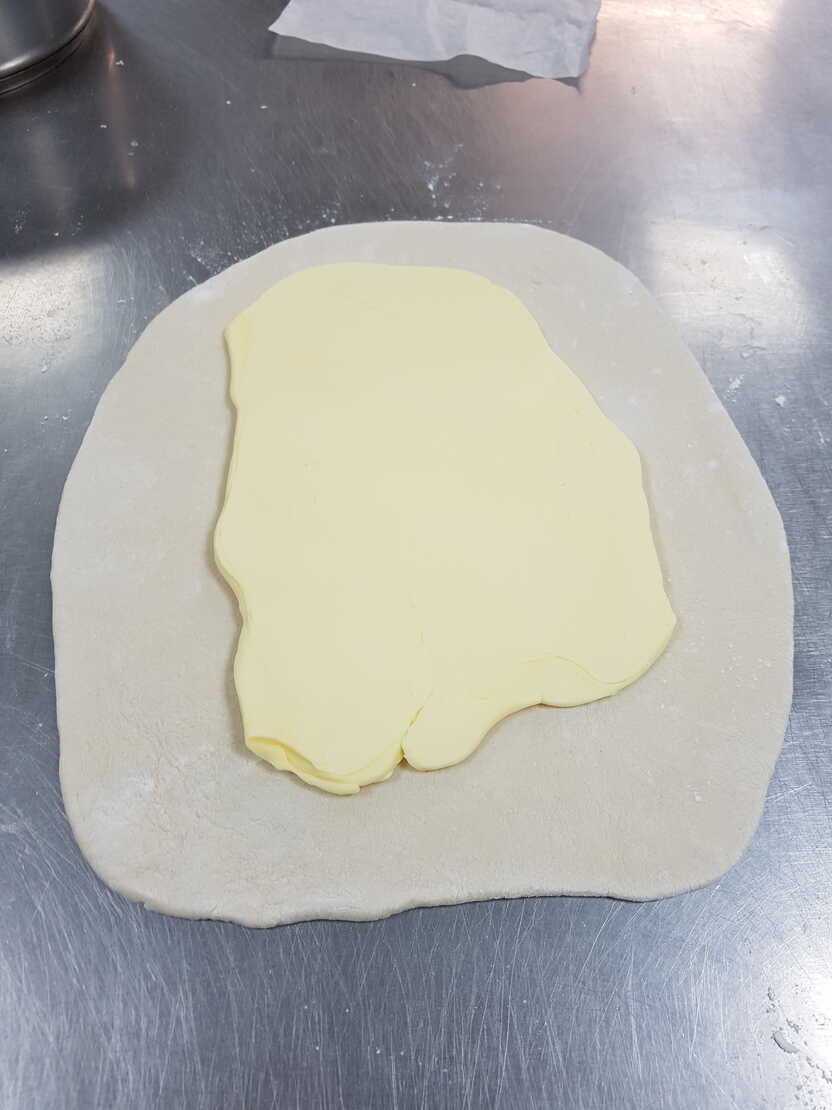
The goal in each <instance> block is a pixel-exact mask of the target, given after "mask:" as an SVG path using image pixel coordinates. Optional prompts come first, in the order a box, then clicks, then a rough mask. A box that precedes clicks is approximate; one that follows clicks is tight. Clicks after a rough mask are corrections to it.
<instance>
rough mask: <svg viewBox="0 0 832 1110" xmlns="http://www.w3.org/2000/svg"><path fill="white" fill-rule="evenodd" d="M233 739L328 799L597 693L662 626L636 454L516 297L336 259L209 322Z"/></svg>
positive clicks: (651, 645) (411, 270)
mask: <svg viewBox="0 0 832 1110" xmlns="http://www.w3.org/2000/svg"><path fill="white" fill-rule="evenodd" d="M226 339H227V342H228V347H229V352H230V355H231V396H232V398H233V400H234V403H235V406H236V409H237V424H236V432H235V443H234V450H233V455H232V459H231V463H230V466H229V477H228V484H227V491H226V501H225V505H224V508H223V511H222V515H221V517H220V521H219V523H218V525H217V529H216V535H215V552H216V557H217V563H218V566H219V567H220V569H221V571H222V572H223V573H224V575H225V577H226V578H227V579H228V582H229V584H230V585H231V586H232V588H233V589H234V591H235V593H236V594H237V596H238V600H239V602H240V608H241V612H242V614H243V618H244V624H243V631H242V634H241V636H240V641H239V647H238V650H237V655H236V660H235V666H234V673H235V680H236V687H237V693H238V696H239V699H240V706H241V709H242V717H243V726H244V735H245V740H246V744H247V745H248V747H249V748H250V749H251V750H252V751H254V752H256V753H257V754H258V755H261V756H262V757H263V758H264V759H265V760H267V761H268V762H270V763H273V764H274V765H275V766H276V767H278V768H281V769H284V770H289V771H293V772H294V773H295V774H296V775H298V776H299V777H300V778H302V779H304V780H305V781H306V782H309V783H312V784H314V785H315V786H318V787H321V788H322V789H324V790H329V791H331V792H332V793H335V794H353V793H356V792H357V791H358V788H359V787H360V786H363V785H365V784H366V783H371V782H379V781H381V780H383V779H387V778H389V777H390V775H391V774H392V771H393V768H394V767H395V766H396V764H398V763H399V761H400V760H401V759H402V756H403V755H404V757H405V758H406V759H407V761H408V763H410V765H411V766H412V767H416V768H418V769H420V770H433V769H436V768H438V767H447V766H449V765H450V764H453V763H458V762H460V761H461V760H463V759H465V757H466V756H468V755H470V753H471V752H472V751H473V749H474V748H475V747H476V746H477V744H479V742H480V741H481V739H482V737H483V736H484V735H485V733H486V732H487V731H488V729H489V728H490V727H491V726H492V725H494V724H496V723H497V722H498V721H499V720H500V719H501V718H503V717H505V716H507V715H508V714H509V713H512V712H514V711H516V710H519V709H524V708H526V707H527V706H529V705H536V704H539V703H541V702H543V703H545V704H548V705H558V706H574V705H580V704H582V703H584V702H589V701H594V700H596V699H597V698H602V697H606V696H608V695H610V694H614V693H616V692H617V691H618V690H621V689H622V688H623V687H624V686H626V685H628V684H629V683H630V682H632V681H634V680H635V679H636V678H638V677H639V676H640V675H641V674H643V673H644V671H645V670H646V669H647V667H648V666H650V664H651V663H652V662H653V661H654V660H655V658H656V656H657V655H658V654H659V653H660V652H661V651H662V650H663V648H664V646H665V644H666V643H667V640H668V638H669V636H670V633H671V631H672V629H673V625H674V623H675V620H674V616H673V612H672V610H671V608H670V604H669V603H668V600H667V597H666V596H665V592H664V589H663V585H662V576H661V569H660V567H659V563H658V559H657V556H656V551H655V547H654V545H653V539H652V536H651V533H650V518H649V513H648V509H647V503H646V500H645V497H644V493H643V491H642V485H641V466H640V462H639V458H638V454H637V452H636V451H635V450H634V448H633V446H632V444H631V443H630V442H629V440H627V438H626V437H625V436H623V435H622V434H621V432H619V431H618V429H617V428H616V427H615V426H614V425H613V424H611V423H610V421H608V420H607V419H606V418H605V417H604V415H603V414H602V413H601V412H600V410H599V409H598V407H597V405H596V404H595V403H594V401H593V400H592V397H591V396H590V395H589V393H588V392H587V390H586V388H585V387H584V386H583V385H582V384H581V383H580V381H579V380H578V379H577V378H576V377H575V375H574V374H573V373H572V372H571V371H570V370H569V369H568V367H567V366H566V365H564V363H563V362H562V361H561V360H560V359H559V358H557V356H556V355H554V354H553V353H552V351H551V350H550V348H549V347H548V346H547V344H546V340H545V339H544V337H543V334H542V333H541V331H540V328H539V327H538V325H537V324H536V322H535V320H534V318H533V317H532V316H531V315H530V313H529V311H528V309H526V308H525V307H524V305H523V304H522V302H521V301H519V300H518V299H517V297H515V296H514V295H513V294H512V293H509V292H508V291H506V290H505V289H501V288H499V287H498V286H496V285H495V284H494V283H493V282H490V281H488V280H487V279H485V278H483V277H480V276H479V275H477V274H472V273H470V272H466V271H464V270H457V269H447V268H446V269H440V268H437V267H402V266H381V265H371V264H367V263H341V264H338V265H330V266H317V267H313V268H311V269H308V270H304V271H302V272H301V273H298V274H294V275H293V276H291V277H289V278H285V279H284V280H283V281H281V282H279V283H278V284H277V285H276V286H275V287H274V288H272V289H271V290H269V292H267V293H265V294H264V295H263V296H262V297H260V298H259V299H258V300H257V301H256V302H255V303H254V304H253V305H252V306H251V307H250V308H248V309H247V310H246V311H245V312H243V313H242V314H241V315H240V316H238V317H237V318H236V319H235V320H234V322H233V323H232V324H231V325H230V327H229V328H228V331H227V333H226Z"/></svg>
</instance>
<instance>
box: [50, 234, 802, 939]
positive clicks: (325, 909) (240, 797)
mask: <svg viewBox="0 0 832 1110" xmlns="http://www.w3.org/2000/svg"><path fill="white" fill-rule="evenodd" d="M358 262H370V263H378V264H384V265H408V266H442V267H453V268H457V269H463V270H467V271H470V272H472V273H475V274H479V275H482V276H483V277H485V278H488V279H489V280H490V281H492V282H494V283H496V284H497V285H499V286H502V287H504V288H505V289H507V290H509V291H510V292H511V293H513V294H514V295H515V296H516V297H518V298H519V299H520V300H521V301H522V302H523V304H524V305H525V306H526V308H527V309H528V310H529V311H530V312H531V314H532V316H533V317H534V318H535V319H536V320H537V321H538V323H539V325H540V327H541V329H542V331H543V334H544V335H545V338H546V341H547V343H548V344H549V346H550V347H551V349H552V350H553V351H555V352H557V353H558V354H559V355H560V357H562V358H563V360H564V362H565V363H566V364H567V365H568V366H569V367H570V369H571V370H573V371H574V373H575V374H576V375H577V377H578V379H579V380H580V381H581V382H582V383H583V384H584V385H585V386H586V388H587V390H588V391H589V393H590V394H591V396H592V397H593V398H594V399H595V401H596V402H597V405H598V407H599V408H600V410H601V412H602V413H604V415H605V416H606V417H608V418H609V420H611V421H612V422H613V424H614V425H615V426H616V427H617V428H619V429H620V430H621V432H622V433H623V434H624V435H625V436H626V437H627V438H628V439H629V440H630V441H631V442H632V444H633V445H634V447H635V448H636V450H637V451H638V453H639V455H640V457H641V461H642V465H643V479H644V486H645V490H646V494H647V501H648V504H649V506H650V513H651V523H652V531H653V536H654V539H655V544H656V549H657V551H658V556H659V561H660V563H661V567H662V570H663V572H664V580H665V583H666V586H667V593H668V596H669V597H670V598H671V600H672V603H673V608H674V610H675V611H676V614H677V616H678V618H679V622H678V624H677V626H676V628H675V630H674V632H673V635H672V637H671V639H670V642H669V644H668V646H667V648H666V650H665V651H664V652H663V653H662V654H661V656H660V657H659V658H658V659H657V660H656V662H655V663H654V664H653V666H652V667H651V668H650V669H649V670H648V671H647V672H646V673H645V674H644V675H643V676H642V677H641V678H640V679H639V680H638V681H637V682H634V683H633V684H632V685H630V686H628V687H627V688H626V689H624V690H622V691H621V692H620V693H617V694H616V695H615V696H614V697H609V698H603V699H601V700H600V701H596V702H593V703H592V704H588V705H582V706H577V707H575V708H571V709H562V710H551V709H546V708H531V709H526V710H523V711H522V712H519V713H516V714H514V715H512V716H510V717H508V718H506V719H505V720H503V721H501V722H500V724H498V725H497V726H496V727H495V728H494V729H493V730H492V731H491V732H490V733H489V734H488V736H487V737H486V738H485V740H484V741H483V742H482V743H481V744H480V745H479V747H478V748H477V749H476V751H474V752H473V754H472V755H471V756H470V757H469V758H468V759H467V760H465V762H463V763H460V764H459V765H457V766H452V767H449V768H447V769H445V770H442V771H440V772H438V773H436V774H421V773H418V772H416V771H414V770H412V769H411V768H410V767H409V766H408V765H407V764H406V763H402V764H401V765H400V766H399V767H398V768H397V769H396V770H395V771H394V773H393V775H392V776H391V778H390V780H389V781H388V782H386V783H384V784H383V785H382V786H379V787H372V788H369V789H362V790H361V791H360V792H359V793H358V794H357V795H355V796H354V797H351V798H346V799H345V798H338V797H334V796H333V795H331V794H328V793H325V792H323V791H321V790H318V789H315V788H312V787H309V786H307V785H305V784H304V783H302V782H299V781H298V780H297V778H295V777H294V776H292V775H288V774H276V773H275V771H274V769H273V768H272V767H270V766H268V765H267V764H266V763H265V762H264V761H263V760H262V759H256V758H253V757H252V754H251V752H249V751H247V750H246V748H245V746H244V743H243V730H242V724H241V721H240V718H239V712H238V708H237V699H236V695H235V691H234V685H233V680H232V672H231V666H232V659H233V656H234V651H235V647H236V641H237V637H238V633H239V627H240V624H239V615H238V611H237V604H236V600H235V598H234V595H233V594H232V592H231V590H230V589H229V587H228V584H227V583H226V582H225V581H223V579H222V577H221V576H220V574H219V573H218V571H217V569H216V566H215V565H214V559H213V550H212V546H213V532H214V528H215V525H216V523H217V519H218V515H219V512H220V508H221V505H222V501H223V494H224V486H225V477H226V472H227V468H228V461H229V455H230V450H231V444H232V437H233V426H234V411H233V408H232V406H231V404H230V402H229V399H228V370H227V358H226V352H225V349H224V345H223V339H222V334H223V330H224V328H226V327H227V326H228V324H230V323H231V321H232V320H234V318H235V317H237V316H238V315H239V314H240V313H241V312H242V311H243V310H244V309H246V308H247V307H248V306H249V305H251V304H252V303H253V302H254V301H255V300H256V299H257V298H258V297H259V296H261V295H262V294H263V293H266V292H267V290H269V289H271V288H272V287H273V286H274V285H275V284H276V283H277V282H279V281H280V280H282V279H283V278H286V277H289V276H290V275H292V274H296V273H298V272H300V271H302V270H304V269H306V268H307V267H311V266H317V265H323V264H330V263H358ZM52 581H53V591H54V631H55V652H56V685H57V710H58V725H59V730H60V738H61V752H60V774H61V786H62V790H63V796H64V803H65V806H66V810H67V814H68V816H69V819H70V822H71V824H72V828H73V831H74V832H75V835H76V837H77V839H78V842H79V844H80V846H81V848H82V849H83V851H84V853H85V855H86V856H87V858H88V859H89V860H90V862H91V863H92V865H93V867H94V868H95V869H96V871H97V872H98V873H99V875H100V876H101V877H102V878H103V879H104V880H105V881H106V882H108V883H109V884H110V885H111V886H112V887H114V888H115V889H117V890H119V891H121V892H122V893H124V894H126V895H128V896H130V897H132V898H135V899H138V900H141V901H142V902H144V903H146V904H147V905H148V906H150V907H152V908H154V909H158V910H162V911H164V912H168V913H173V914H179V915H184V916H190V917H213V918H222V919H227V920H233V921H238V922H242V923H245V924H249V925H258V926H267V925H273V924H276V923H278V922H287V921H297V920H303V919H307V918H316V917H336V918H372V917H379V916H383V915H385V914H389V913H393V912H396V911H397V910H401V909H405V908H408V907H410V906H416V905H436V904H443V903H453V902H462V901H471V900H476V899H483V898H494V897H513V896H519V895H535V894H559V893H569V894H603V895H617V896H621V897H626V898H655V897H660V896H663V895H669V894H674V893H678V892H679V891H682V890H686V889H690V888H692V887H696V886H700V885H702V884H704V883H706V882H708V881H710V880H712V879H714V878H716V877H717V876H719V875H720V874H722V873H723V872H724V871H725V870H727V868H728V867H730V866H731V865H732V864H733V863H734V862H735V861H736V860H737V858H738V857H739V855H740V854H741V852H742V851H743V849H744V847H745V845H746V844H747V842H748V840H749V838H750V837H751V835H752V833H753V831H754V828H755V826H756V824H757V821H758V819H759V816H760V813H761V810H762V805H763V800H764V797H765V791H766V787H767V784H768V780H769V777H770V775H771V772H772V769H773V767H774V763H775V760H776V758H777V754H778V752H779V750H780V746H781V744H782V740H783V733H784V729H785V724H786V720H787V715H788V710H789V705H790V700H791V655H792V625H791V621H792V593H791V578H790V573H789V558H788V551H787V548H786V543H785V537H784V533H783V527H782V523H781V521H780V517H779V515H778V513H777V509H776V507H775V505H774V502H773V501H772V498H771V495H770V494H769V492H768V489H767V488H766V485H765V483H764V481H763V479H762V477H761V475H760V472H759V470H758V469H757V466H756V465H755V463H754V461H753V459H752V458H751V455H750V454H749V452H748V450H747V448H746V447H745V445H744V443H743V442H742V440H741V438H740V436H739V434H738V432H737V431H736V429H735V428H734V426H733V424H732V422H731V420H730V418H729V416H728V415H727V413H726V412H725V410H724V408H723V407H722V405H721V404H720V403H719V401H718V399H717V397H716V395H715V394H714V392H713V390H712V389H711V387H710V385H709V384H708V382H707V379H706V378H705V376H704V375H703V373H702V371H701V370H700V369H699V367H698V366H697V365H696V362H695V361H694V359H693V357H692V356H691V354H690V353H689V351H688V350H687V348H686V347H685V345H684V343H683V342H682V341H681V339H680V338H679V337H678V335H677V333H676V331H675V330H674V328H673V326H672V324H671V323H670V322H669V320H668V319H667V317H666V316H665V314H664V313H663V312H662V311H661V309H660V308H659V307H658V305H657V304H656V302H655V301H654V300H653V298H652V297H651V296H650V295H649V294H648V293H647V292H646V290H645V289H644V288H643V286H642V285H641V284H640V283H639V282H638V280H637V279H636V278H635V277H634V276H633V275H632V274H631V273H629V272H628V271H627V270H625V269H624V268H623V267H621V266H619V265H618V264H617V263H615V262H613V261H612V260H611V259H610V258H608V257H606V256H605V255H603V254H601V253H600V252H598V251H596V250H594V249H593V248H592V247H589V246H587V245H586V244H583V243H580V242H577V241H576V240H573V239H569V238H567V237H565V236H561V235H558V234H556V233H554V232H551V231H544V230H542V229H539V228H534V227H528V226H523V225H516V224H514V225H512V224H482V223H474V224H454V223H410V224H408V223H384V224H368V225H360V226H349V227H337V228H332V229H327V230H324V231H320V232H314V233H312V234H310V235H305V236H302V237H300V238H298V239H294V240H290V241H287V242H285V243H281V244H279V245H277V246H275V247H271V248H269V249H268V250H266V251H264V252H262V253H261V254H258V255H255V256H254V257H253V258H250V259H248V260H246V261H245V262H241V263H239V264H238V265H236V266H232V267H231V268H230V269H228V270H226V271H224V272H223V273H221V274H218V275H217V276H216V277H214V278H212V279H211V280H210V281H208V282H206V283H205V284H204V285H202V286H198V287H196V288H195V289H193V290H191V291H190V292H188V293H186V294H185V295H184V296H182V297H180V298H179V299H178V300H177V301H175V302H174V303H173V304H172V305H171V306H170V307H168V308H167V309H165V310H164V311H163V312H162V313H161V314H160V315H159V316H158V317H156V319H154V320H153V321H152V322H151V323H150V324H149V326H148V327H147V329H146V330H145V332H144V333H143V335H142V336H141V337H140V338H139V340H138V341H137V343H136V344H135V346H134V348H133V350H132V351H131V353H130V355H129V357H128V359H127V361H126V363H125V365H124V367H123V368H122V369H121V370H120V371H119V373H118V374H116V375H115V377H114V378H113V380H112V382H111V384H110V385H109V386H108V387H107V389H106V391H105V393H104V395H103V397H102V399H101V401H100V403H99V406H98V408H97V410H96V413H95V416H94V417H93V420H92V423H91V425H90V427H89V429H88V431H87V434H86V436H85V438H84V442H83V443H82V445H81V448H80V450H79V453H78V456H77V458H76V461H75V463H74V464H73V467H72V469H71V472H70V474H69V477H68V479H67V483H66V487H65V490H64V494H63V498H62V501H61V507H60V511H59V515H58V522H57V527H56V535H55V548H54V554H53V565H52Z"/></svg>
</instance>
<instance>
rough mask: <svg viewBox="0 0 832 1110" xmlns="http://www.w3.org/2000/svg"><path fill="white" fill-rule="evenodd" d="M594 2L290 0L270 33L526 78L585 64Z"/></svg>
mask: <svg viewBox="0 0 832 1110" xmlns="http://www.w3.org/2000/svg"><path fill="white" fill-rule="evenodd" d="M599 7H600V0H433V3H430V4H425V3H413V2H412V0H343V2H340V3H334V2H333V0H291V3H290V4H289V5H288V7H287V8H286V9H285V11H284V12H283V13H282V14H281V15H280V17H279V18H278V19H277V20H276V21H275V22H274V23H273V24H272V25H271V27H270V30H272V31H274V32H275V33H276V34H280V35H288V36H292V37H294V38H299V39H305V40H307V41H309V42H313V43H322V44H324V45H326V46H330V47H335V48H337V49H339V50H349V51H351V52H355V53H360V54H374V55H381V56H383V57H388V58H401V59H405V60H409V61H445V60H447V59H449V58H455V57H457V56H460V55H474V56H476V57H479V58H485V59H487V60H488V61H490V62H494V63H496V64H497V65H500V66H503V67H505V68H507V69H511V70H519V71H521V72H523V73H528V74H530V75H532V76H534V77H577V76H579V75H580V74H581V73H583V71H584V69H585V68H586V64H587V59H588V57H589V49H590V46H591V45H592V39H593V35H594V34H595V21H596V18H597V16H598V9H599Z"/></svg>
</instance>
